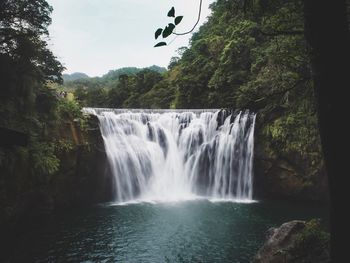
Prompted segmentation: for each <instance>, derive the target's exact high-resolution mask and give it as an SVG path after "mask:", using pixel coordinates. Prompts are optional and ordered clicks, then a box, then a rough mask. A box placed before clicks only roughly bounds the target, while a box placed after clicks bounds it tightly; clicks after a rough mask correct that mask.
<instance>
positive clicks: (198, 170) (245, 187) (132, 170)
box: [83, 108, 256, 202]
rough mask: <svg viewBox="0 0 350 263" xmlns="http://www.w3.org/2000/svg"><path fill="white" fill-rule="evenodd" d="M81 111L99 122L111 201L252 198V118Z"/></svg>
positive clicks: (203, 113)
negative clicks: (111, 188)
mask: <svg viewBox="0 0 350 263" xmlns="http://www.w3.org/2000/svg"><path fill="white" fill-rule="evenodd" d="M83 111H84V112H85V113H89V114H95V115H96V116H97V117H98V119H99V122H100V129H101V134H102V137H103V140H104V144H105V149H106V153H107V157H108V161H109V164H110V166H111V170H112V172H113V176H114V178H113V179H114V195H115V196H114V199H115V201H116V202H126V201H135V200H136V201H137V200H150V201H175V200H187V199H191V198H196V197H205V198H212V199H225V200H251V199H252V194H253V187H252V185H253V153H254V126H255V117H256V115H255V114H253V113H250V112H249V111H245V112H242V111H241V112H233V111H230V110H205V109H203V110H146V109H145V110H130V109H102V108H95V109H94V108H84V109H83Z"/></svg>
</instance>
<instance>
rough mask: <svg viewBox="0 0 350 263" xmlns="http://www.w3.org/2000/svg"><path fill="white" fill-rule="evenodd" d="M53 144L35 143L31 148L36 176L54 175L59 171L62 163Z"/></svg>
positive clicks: (31, 157)
mask: <svg viewBox="0 0 350 263" xmlns="http://www.w3.org/2000/svg"><path fill="white" fill-rule="evenodd" d="M54 150H55V147H54V145H53V144H52V143H35V144H34V145H32V147H31V148H30V151H29V153H30V160H31V162H32V165H33V172H34V173H35V174H36V175H52V174H54V173H55V172H57V171H58V168H59V165H60V161H59V159H58V158H57V157H56V155H55V153H54Z"/></svg>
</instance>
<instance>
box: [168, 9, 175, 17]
mask: <svg viewBox="0 0 350 263" xmlns="http://www.w3.org/2000/svg"><path fill="white" fill-rule="evenodd" d="M168 17H175V8H174V7H172V8H171V9H170V10H169V12H168Z"/></svg>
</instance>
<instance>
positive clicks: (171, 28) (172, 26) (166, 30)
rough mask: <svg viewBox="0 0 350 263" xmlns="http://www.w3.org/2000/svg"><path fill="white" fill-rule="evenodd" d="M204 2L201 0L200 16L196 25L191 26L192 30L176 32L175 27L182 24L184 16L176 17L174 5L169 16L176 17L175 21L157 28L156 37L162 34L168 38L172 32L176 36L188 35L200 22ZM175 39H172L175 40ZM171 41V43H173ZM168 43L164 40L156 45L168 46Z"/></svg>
mask: <svg viewBox="0 0 350 263" xmlns="http://www.w3.org/2000/svg"><path fill="white" fill-rule="evenodd" d="M202 3H203V0H200V2H199V11H198V18H197V21H196V23H195V24H194V26H193V27H192V28H191V30H189V31H187V32H183V33H176V32H175V28H176V26H177V25H178V24H180V22H181V21H182V18H183V16H176V17H175V8H174V7H172V8H171V9H170V10H169V12H168V14H167V16H168V17H173V18H174V22H173V23H169V24H168V25H167V26H165V27H164V28H158V29H157V30H156V32H155V33H154V38H155V39H157V38H158V37H159V36H162V37H163V38H167V37H168V36H170V35H171V34H174V35H176V36H182V35H187V34H189V33H191V32H193V30H194V29H195V28H196V26H197V25H198V23H199V20H200V19H201V13H202ZM173 41H174V39H173V40H172V41H171V42H173ZM171 42H170V43H171ZM170 43H169V44H170ZM166 45H167V43H166V42H164V41H162V42H158V43H157V44H156V45H155V46H154V47H161V46H166Z"/></svg>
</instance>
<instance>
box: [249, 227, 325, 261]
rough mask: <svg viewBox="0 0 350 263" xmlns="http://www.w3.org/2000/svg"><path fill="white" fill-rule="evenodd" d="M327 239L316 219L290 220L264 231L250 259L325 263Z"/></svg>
mask: <svg viewBox="0 0 350 263" xmlns="http://www.w3.org/2000/svg"><path fill="white" fill-rule="evenodd" d="M329 242H330V241H329V234H327V233H326V232H324V231H323V230H322V228H321V226H320V223H319V221H317V220H311V221H309V222H305V221H300V220H294V221H290V222H287V223H284V224H282V225H281V226H280V227H278V228H270V229H269V230H268V231H267V239H266V241H265V243H264V245H263V246H262V247H261V248H260V250H259V251H258V253H257V255H256V257H255V258H254V260H253V263H328V262H330V255H329Z"/></svg>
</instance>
